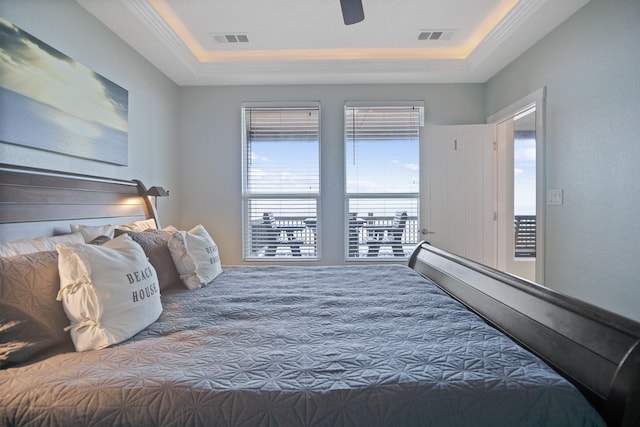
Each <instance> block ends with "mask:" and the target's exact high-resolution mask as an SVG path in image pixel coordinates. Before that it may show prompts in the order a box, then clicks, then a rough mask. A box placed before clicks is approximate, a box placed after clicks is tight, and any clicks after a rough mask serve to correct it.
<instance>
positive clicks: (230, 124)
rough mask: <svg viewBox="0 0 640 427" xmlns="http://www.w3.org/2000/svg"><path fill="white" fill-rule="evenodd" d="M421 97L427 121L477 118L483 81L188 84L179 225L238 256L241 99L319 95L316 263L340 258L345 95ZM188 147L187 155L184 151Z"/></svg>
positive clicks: (183, 103)
mask: <svg viewBox="0 0 640 427" xmlns="http://www.w3.org/2000/svg"><path fill="white" fill-rule="evenodd" d="M366 100H376V101H385V100H424V102H425V111H426V122H427V124H442V125H451V124H465V123H483V122H484V119H485V116H484V111H483V102H484V88H483V85H481V84H466V85H465V84H460V85H457V84H452V85H345V86H339V85H328V86H243V87H192V88H188V87H185V88H182V89H181V91H180V106H179V108H178V110H179V111H180V126H181V139H180V143H181V150H182V151H183V153H185V155H184V157H183V163H182V164H181V169H182V171H183V175H182V179H183V182H182V184H183V185H182V189H183V191H184V194H183V206H185V208H184V209H183V217H182V223H183V225H184V226H193V225H195V224H197V223H199V222H202V223H203V224H204V225H205V227H206V228H207V230H209V231H210V233H211V234H212V236H213V237H214V239H216V242H218V244H219V246H220V248H221V257H222V261H223V263H226V264H239V263H241V262H242V221H241V219H242V218H241V217H242V205H241V191H242V180H241V129H240V104H241V103H242V102H243V101H320V104H321V128H320V132H321V140H322V146H321V168H322V182H321V194H322V205H321V207H320V209H321V212H322V213H323V214H324V215H323V234H322V236H321V237H322V245H323V246H322V255H323V259H322V261H321V263H322V264H342V263H343V262H344V249H343V241H344V240H343V239H344V232H343V223H342V211H343V205H344V199H343V193H344V178H343V176H344V172H343V171H344V149H343V145H344V142H343V141H344V135H343V132H344V131H343V129H344V127H343V108H344V103H345V101H366ZM186 153H188V154H186Z"/></svg>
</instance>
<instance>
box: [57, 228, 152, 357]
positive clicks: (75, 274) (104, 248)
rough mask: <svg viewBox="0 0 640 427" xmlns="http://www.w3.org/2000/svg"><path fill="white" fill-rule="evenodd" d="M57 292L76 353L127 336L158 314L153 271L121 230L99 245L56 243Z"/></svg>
mask: <svg viewBox="0 0 640 427" xmlns="http://www.w3.org/2000/svg"><path fill="white" fill-rule="evenodd" d="M57 250H58V255H59V256H58V269H59V272H60V292H59V293H58V299H59V300H61V301H62V303H63V306H64V310H65V312H66V314H67V316H68V317H69V320H70V321H71V326H69V327H68V328H67V329H69V330H70V331H71V339H72V341H73V344H74V346H75V348H76V350H77V351H87V350H97V349H101V348H104V347H108V346H110V345H113V344H117V343H119V342H122V341H124V340H127V339H129V338H131V337H132V336H133V335H135V334H136V333H138V332H139V331H141V330H142V329H144V328H146V327H147V326H149V325H150V324H151V323H153V322H155V321H156V320H157V319H158V317H159V316H160V314H161V313H162V304H161V302H160V289H159V287H158V278H157V274H156V271H155V269H154V268H153V266H152V265H151V264H150V263H149V261H148V260H147V257H146V255H145V253H144V251H143V250H142V247H140V245H139V244H137V243H136V242H134V241H133V240H131V237H129V236H128V235H126V234H123V235H121V236H119V237H116V238H114V239H112V240H109V241H108V242H106V243H104V244H103V245H101V246H99V245H87V244H74V245H68V246H62V245H58V247H57Z"/></svg>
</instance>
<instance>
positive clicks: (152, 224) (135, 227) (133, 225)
mask: <svg viewBox="0 0 640 427" xmlns="http://www.w3.org/2000/svg"><path fill="white" fill-rule="evenodd" d="M115 228H119V229H121V230H127V231H136V232H138V231H145V230H157V229H158V227H157V225H156V220H155V219H153V218H151V219H145V220H144V221H135V222H130V223H129V224H117V225H115Z"/></svg>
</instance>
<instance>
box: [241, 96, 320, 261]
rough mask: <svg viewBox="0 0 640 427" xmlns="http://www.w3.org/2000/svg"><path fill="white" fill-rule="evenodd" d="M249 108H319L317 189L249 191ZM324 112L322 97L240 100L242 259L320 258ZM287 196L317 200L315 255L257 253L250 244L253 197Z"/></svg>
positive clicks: (263, 199)
mask: <svg viewBox="0 0 640 427" xmlns="http://www.w3.org/2000/svg"><path fill="white" fill-rule="evenodd" d="M250 108H265V109H268V108H271V109H276V110H277V109H283V110H287V109H295V108H301V109H304V108H308V109H317V110H318V180H319V182H318V184H319V186H318V191H317V193H291V192H287V193H265V192H260V193H252V192H250V191H248V188H247V187H248V183H247V173H248V165H247V159H248V153H247V149H248V146H247V145H248V144H247V138H246V136H247V135H246V120H245V110H246V109H250ZM321 116H322V111H321V108H320V102H319V101H306V102H290V101H287V102H274V101H268V102H243V103H242V104H241V125H240V126H241V135H242V142H241V146H242V160H241V161H242V254H243V260H244V261H264V262H274V261H277V262H281V261H286V262H305V261H317V260H320V259H321V257H322V242H321V240H320V239H319V238H318V237H319V236H320V235H321V233H320V231H321V230H322V214H321V209H320V208H321V203H320V201H321V198H322V195H321V190H320V181H321V176H322V162H321V157H322V155H321V150H320V147H321V139H322V136H321V125H320V124H321ZM286 199H290V200H294V199H297V200H300V199H308V200H310V201H313V203H315V206H316V209H315V213H316V223H315V230H313V239H314V244H315V256H299V257H298V256H286V257H284V256H277V255H275V256H258V255H252V252H251V250H250V247H249V245H250V244H251V243H250V242H249V239H250V238H251V237H250V230H249V226H250V224H249V223H250V218H249V216H250V209H249V204H250V202H251V201H252V200H262V201H269V200H273V201H275V200H286Z"/></svg>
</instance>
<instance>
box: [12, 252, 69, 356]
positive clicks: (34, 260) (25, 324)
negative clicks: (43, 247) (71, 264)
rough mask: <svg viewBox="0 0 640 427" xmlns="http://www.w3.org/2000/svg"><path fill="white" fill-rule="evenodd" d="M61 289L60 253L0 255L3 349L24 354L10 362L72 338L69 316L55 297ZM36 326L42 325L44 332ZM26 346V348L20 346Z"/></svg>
mask: <svg viewBox="0 0 640 427" xmlns="http://www.w3.org/2000/svg"><path fill="white" fill-rule="evenodd" d="M59 290H60V276H59V275H58V253H57V252H54V251H45V252H35V253H31V254H26V255H18V256H13V257H0V303H1V304H2V316H0V343H2V344H1V345H2V350H0V351H7V352H9V353H11V354H13V353H16V352H17V353H18V354H19V355H23V356H24V357H22V356H13V359H11V361H15V360H14V359H15V357H20V358H21V359H24V360H21V361H26V358H25V357H27V356H29V355H30V354H35V353H33V352H34V351H36V350H40V349H43V348H46V347H49V346H51V345H54V344H58V343H62V342H67V341H70V339H71V338H70V336H69V333H68V332H65V331H64V328H65V327H67V326H69V319H68V318H67V316H66V314H65V313H64V308H63V307H62V303H61V302H60V301H57V300H56V296H57V295H58V291H59ZM5 308H6V310H5ZM34 328H41V333H35V329H34ZM40 341H42V342H40ZM25 343H27V344H25ZM24 345H26V347H27V348H24V349H20V348H19V347H22V346H24ZM11 349H13V350H11ZM25 355H26V356H25ZM5 357H6V356H5ZM16 363H17V362H16Z"/></svg>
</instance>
